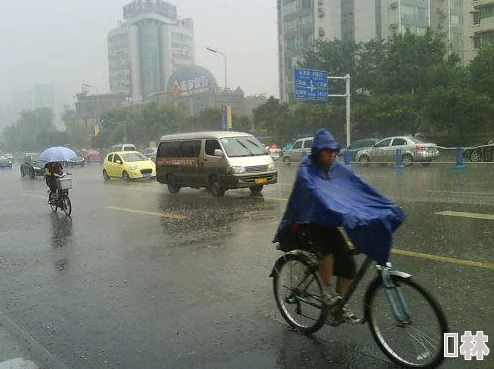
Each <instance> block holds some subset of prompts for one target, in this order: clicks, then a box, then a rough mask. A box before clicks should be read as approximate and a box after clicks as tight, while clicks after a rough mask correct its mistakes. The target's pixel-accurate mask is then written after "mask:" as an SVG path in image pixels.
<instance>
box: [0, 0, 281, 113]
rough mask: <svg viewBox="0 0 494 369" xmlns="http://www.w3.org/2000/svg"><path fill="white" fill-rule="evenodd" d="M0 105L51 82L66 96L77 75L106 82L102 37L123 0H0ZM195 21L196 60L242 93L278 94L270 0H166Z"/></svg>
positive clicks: (103, 86)
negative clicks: (18, 93) (19, 92)
mask: <svg viewBox="0 0 494 369" xmlns="http://www.w3.org/2000/svg"><path fill="white" fill-rule="evenodd" d="M0 1H1V4H2V11H1V12H0V30H1V32H0V50H1V52H0V81H1V84H0V105H4V104H9V103H10V98H11V92H12V91H17V90H23V89H29V88H30V87H31V86H32V85H33V84H35V83H54V84H55V85H56V86H57V90H58V91H59V95H60V96H59V100H64V102H65V101H66V100H68V101H69V102H70V101H71V100H72V99H71V96H74V95H75V93H76V92H78V91H79V90H80V86H81V82H82V81H84V82H85V83H88V84H91V85H96V86H97V87H98V90H99V92H100V93H103V92H107V91H108V90H109V84H108V60H107V44H106V37H107V34H108V31H110V30H111V29H112V28H114V27H116V25H117V21H118V20H122V7H123V5H125V4H127V3H129V2H130V1H126V0H79V1H75V0H21V1H18V0H0ZM169 2H171V3H173V4H174V5H177V7H178V13H179V16H180V17H182V18H186V17H192V18H193V19H194V22H195V47H196V63H197V64H199V65H203V66H205V67H206V68H208V69H210V70H211V71H212V72H213V73H214V74H215V76H216V78H217V80H218V83H219V84H221V85H222V84H223V83H224V77H223V74H224V73H223V61H222V59H221V57H220V56H219V55H214V54H212V53H209V52H207V51H205V48H206V46H213V47H217V48H218V49H220V50H222V51H223V52H224V53H225V54H227V56H228V68H229V73H228V79H229V81H228V82H229V83H228V84H229V86H230V87H236V86H241V87H242V88H243V89H244V90H245V92H246V93H248V94H261V93H266V94H274V95H278V74H277V69H278V59H277V27H276V1H275V0H248V1H245V0H170V1H169Z"/></svg>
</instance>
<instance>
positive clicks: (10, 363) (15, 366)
mask: <svg viewBox="0 0 494 369" xmlns="http://www.w3.org/2000/svg"><path fill="white" fill-rule="evenodd" d="M0 369H39V367H38V366H37V365H36V364H35V363H34V362H32V361H30V360H26V359H21V358H18V359H12V360H7V361H2V362H1V363H0Z"/></svg>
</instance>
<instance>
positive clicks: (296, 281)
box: [273, 254, 328, 334]
mask: <svg viewBox="0 0 494 369" xmlns="http://www.w3.org/2000/svg"><path fill="white" fill-rule="evenodd" d="M273 287H274V297H275V299H276V304H277V305H278V309H279V310H280V312H281V315H283V318H284V319H285V320H286V322H287V323H288V324H290V325H291V326H292V327H293V328H295V329H297V330H298V331H300V332H303V333H307V334H310V333H314V332H316V331H318V330H319V329H320V328H321V327H322V326H323V325H324V322H325V321H326V317H327V314H328V309H327V307H326V305H324V304H323V303H322V294H323V289H322V283H321V279H320V277H319V275H318V274H317V272H316V271H315V270H314V268H313V267H311V266H310V264H309V263H308V262H307V261H306V260H305V259H304V258H303V257H301V256H298V255H292V254H287V255H285V256H284V257H283V258H280V259H279V260H278V262H277V263H276V266H275V269H274V275H273Z"/></svg>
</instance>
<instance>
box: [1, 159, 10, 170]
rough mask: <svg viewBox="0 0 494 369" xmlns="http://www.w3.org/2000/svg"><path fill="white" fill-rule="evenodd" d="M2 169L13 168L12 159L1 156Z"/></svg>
mask: <svg viewBox="0 0 494 369" xmlns="http://www.w3.org/2000/svg"><path fill="white" fill-rule="evenodd" d="M0 168H12V158H9V157H7V156H0Z"/></svg>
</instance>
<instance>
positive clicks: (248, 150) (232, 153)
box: [221, 136, 268, 158]
mask: <svg viewBox="0 0 494 369" xmlns="http://www.w3.org/2000/svg"><path fill="white" fill-rule="evenodd" d="M221 143H222V144H223V147H224V148H225V151H226V155H227V156H228V157H230V158H239V157H246V156H263V155H268V152H267V151H266V147H265V146H264V145H263V144H262V143H260V142H259V141H258V140H257V139H256V138H254V137H252V136H241V137H228V138H222V139H221Z"/></svg>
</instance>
